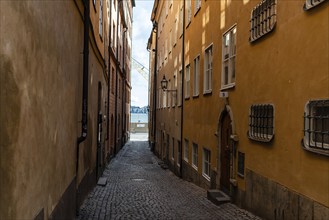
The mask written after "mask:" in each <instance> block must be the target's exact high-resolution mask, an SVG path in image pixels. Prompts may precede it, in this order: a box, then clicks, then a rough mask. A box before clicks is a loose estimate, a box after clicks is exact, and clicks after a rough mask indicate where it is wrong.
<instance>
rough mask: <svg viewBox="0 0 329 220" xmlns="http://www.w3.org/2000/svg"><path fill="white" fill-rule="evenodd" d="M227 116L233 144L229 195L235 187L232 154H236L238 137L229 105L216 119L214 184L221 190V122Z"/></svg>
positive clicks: (231, 158) (232, 157)
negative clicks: (215, 175) (215, 172)
mask: <svg viewBox="0 0 329 220" xmlns="http://www.w3.org/2000/svg"><path fill="white" fill-rule="evenodd" d="M225 116H228V117H230V119H231V131H232V133H231V137H230V139H231V141H232V144H233V148H234V149H233V151H232V152H231V154H230V165H229V166H230V188H229V189H228V190H229V193H230V194H231V192H232V190H231V188H232V187H231V186H232V185H233V186H236V176H237V172H236V168H235V166H236V165H235V163H236V159H235V157H234V156H232V155H233V154H234V153H236V152H237V150H236V146H237V143H236V142H237V141H238V136H237V135H236V128H235V123H234V117H233V112H232V108H231V107H230V106H229V105H225V106H224V108H223V109H222V110H221V111H220V115H219V117H218V126H217V129H218V130H217V138H218V145H217V146H218V148H217V152H218V153H217V172H218V174H217V178H216V184H217V186H219V188H222V186H221V184H220V179H221V137H222V122H223V120H224V117H225Z"/></svg>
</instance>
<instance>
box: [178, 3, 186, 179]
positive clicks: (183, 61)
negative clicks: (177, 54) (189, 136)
mask: <svg viewBox="0 0 329 220" xmlns="http://www.w3.org/2000/svg"><path fill="white" fill-rule="evenodd" d="M184 83H185V1H183V36H182V88H181V89H182V93H181V99H182V103H181V104H182V106H181V119H180V120H181V122H180V128H181V131H180V140H181V142H180V167H179V169H180V172H179V173H180V177H183V127H184V126H183V121H184V120H183V119H184Z"/></svg>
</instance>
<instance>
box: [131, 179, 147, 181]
mask: <svg viewBox="0 0 329 220" xmlns="http://www.w3.org/2000/svg"><path fill="white" fill-rule="evenodd" d="M131 180H132V181H145V179H138V178H137V179H131Z"/></svg>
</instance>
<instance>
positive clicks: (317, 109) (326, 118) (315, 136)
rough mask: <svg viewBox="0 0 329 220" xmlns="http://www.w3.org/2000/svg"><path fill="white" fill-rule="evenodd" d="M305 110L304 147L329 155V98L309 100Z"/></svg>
mask: <svg viewBox="0 0 329 220" xmlns="http://www.w3.org/2000/svg"><path fill="white" fill-rule="evenodd" d="M304 111H305V112H304V140H303V142H304V148H305V149H306V150H309V151H313V152H316V153H319V154H323V155H326V156H329V99H324V100H312V101H309V102H308V103H307V104H306V106H305V110H304Z"/></svg>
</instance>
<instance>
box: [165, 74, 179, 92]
mask: <svg viewBox="0 0 329 220" xmlns="http://www.w3.org/2000/svg"><path fill="white" fill-rule="evenodd" d="M161 88H162V90H163V91H164V92H177V89H172V90H168V89H167V88H168V80H167V79H166V76H165V75H163V77H162V80H161Z"/></svg>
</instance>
